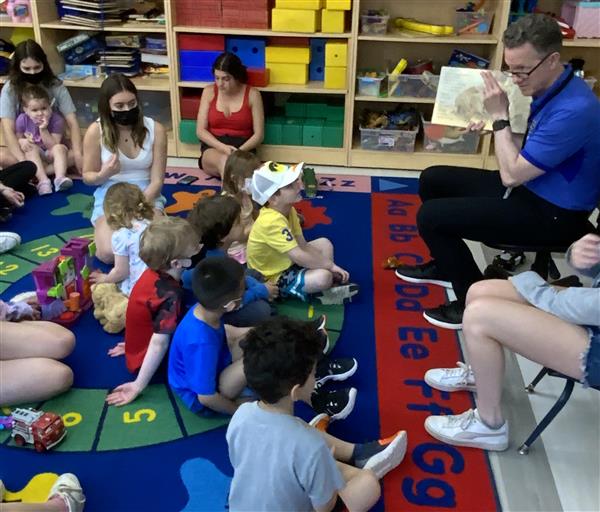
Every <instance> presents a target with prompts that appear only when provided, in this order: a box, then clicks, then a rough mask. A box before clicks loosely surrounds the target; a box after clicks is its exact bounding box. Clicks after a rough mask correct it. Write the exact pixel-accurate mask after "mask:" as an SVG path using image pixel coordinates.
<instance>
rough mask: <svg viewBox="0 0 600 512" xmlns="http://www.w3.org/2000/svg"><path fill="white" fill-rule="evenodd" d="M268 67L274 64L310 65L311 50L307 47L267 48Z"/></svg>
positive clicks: (266, 59)
mask: <svg viewBox="0 0 600 512" xmlns="http://www.w3.org/2000/svg"><path fill="white" fill-rule="evenodd" d="M265 61H266V62H267V67H268V65H269V64H272V63H275V64H277V63H284V64H310V48H309V47H308V46H307V47H306V48H304V47H297V46H267V47H266V48H265Z"/></svg>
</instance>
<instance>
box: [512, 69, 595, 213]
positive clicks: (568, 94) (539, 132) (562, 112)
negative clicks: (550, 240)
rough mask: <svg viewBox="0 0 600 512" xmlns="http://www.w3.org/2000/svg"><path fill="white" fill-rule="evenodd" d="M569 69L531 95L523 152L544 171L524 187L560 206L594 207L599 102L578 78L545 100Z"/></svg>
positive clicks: (522, 153) (587, 209)
mask: <svg viewBox="0 0 600 512" xmlns="http://www.w3.org/2000/svg"><path fill="white" fill-rule="evenodd" d="M570 72H571V68H570V66H567V67H566V69H565V71H564V72H563V74H562V75H561V76H560V77H559V78H558V80H556V82H554V83H553V84H552V86H551V87H550V88H549V89H548V90H547V91H545V92H544V93H543V94H542V95H540V96H537V97H535V96H534V98H533V102H532V104H531V112H532V116H531V117H530V120H529V123H530V124H529V133H528V135H527V139H526V141H525V145H524V147H523V149H521V155H522V156H523V158H525V159H526V160H527V161H528V162H529V163H531V164H532V165H535V166H536V167H537V168H539V169H541V170H543V171H544V174H542V175H541V176H538V177H537V178H535V179H533V180H531V181H529V182H527V183H525V184H524V186H525V187H527V188H528V189H529V190H531V191H532V192H533V193H534V194H536V195H538V196H540V197H542V198H544V199H546V200H547V201H549V202H550V203H553V204H555V205H557V206H560V207H562V208H565V209H568V210H584V211H592V210H593V209H594V208H595V207H596V206H597V205H598V201H599V200H600V101H599V100H598V98H597V97H596V96H595V95H594V93H593V92H592V90H591V89H590V88H589V87H588V86H587V85H586V83H585V82H584V81H583V80H582V79H581V78H579V77H573V78H572V79H571V80H570V81H569V82H568V83H567V85H566V86H565V87H564V89H562V91H560V92H559V93H558V94H557V95H556V96H555V97H554V98H552V99H550V100H549V101H547V100H548V97H549V96H551V95H552V94H553V92H555V91H556V90H557V89H558V88H559V87H560V86H561V84H563V83H564V82H565V80H567V78H568V76H569V74H570ZM546 101H547V103H546ZM544 103H545V104H544ZM540 107H541V108H540Z"/></svg>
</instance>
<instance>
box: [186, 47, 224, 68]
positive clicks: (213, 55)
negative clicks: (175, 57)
mask: <svg viewBox="0 0 600 512" xmlns="http://www.w3.org/2000/svg"><path fill="white" fill-rule="evenodd" d="M221 53H222V52H213V51H210V50H179V65H180V66H182V67H183V66H193V67H205V68H212V65H213V64H214V62H215V60H217V57H218V56H219V55H221Z"/></svg>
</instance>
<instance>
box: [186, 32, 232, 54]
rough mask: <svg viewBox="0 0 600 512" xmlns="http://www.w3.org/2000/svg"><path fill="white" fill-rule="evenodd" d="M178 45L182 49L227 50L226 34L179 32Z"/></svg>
mask: <svg viewBox="0 0 600 512" xmlns="http://www.w3.org/2000/svg"><path fill="white" fill-rule="evenodd" d="M177 46H178V47H179V49H180V50H212V51H219V52H223V51H225V36H220V35H195V34H177Z"/></svg>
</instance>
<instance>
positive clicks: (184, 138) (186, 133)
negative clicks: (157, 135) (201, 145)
mask: <svg viewBox="0 0 600 512" xmlns="http://www.w3.org/2000/svg"><path fill="white" fill-rule="evenodd" d="M179 140H180V141H181V142H184V143H186V144H198V137H197V136H196V121H192V120H191V119H182V120H181V121H179Z"/></svg>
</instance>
